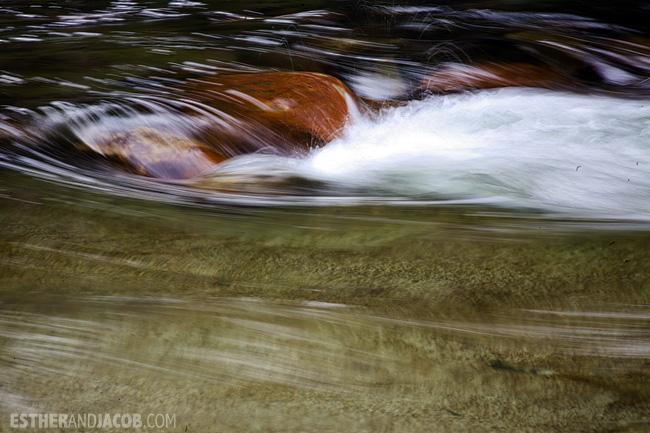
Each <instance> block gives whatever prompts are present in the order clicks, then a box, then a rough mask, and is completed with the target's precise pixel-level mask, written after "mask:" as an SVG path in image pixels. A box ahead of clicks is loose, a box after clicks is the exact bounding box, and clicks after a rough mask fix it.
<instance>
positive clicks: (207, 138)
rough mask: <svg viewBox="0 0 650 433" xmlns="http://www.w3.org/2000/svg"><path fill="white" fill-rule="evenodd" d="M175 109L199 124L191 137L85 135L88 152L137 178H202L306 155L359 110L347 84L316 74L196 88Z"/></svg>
mask: <svg viewBox="0 0 650 433" xmlns="http://www.w3.org/2000/svg"><path fill="white" fill-rule="evenodd" d="M179 90H180V91H182V92H183V94H184V95H183V97H180V98H179V100H178V101H177V102H178V104H177V105H178V106H183V107H185V109H186V110H187V112H188V113H190V114H192V115H193V116H201V120H200V121H197V122H196V130H194V131H192V136H191V137H187V136H179V135H175V134H174V133H170V132H166V131H163V130H159V129H154V128H151V127H145V126H140V127H134V128H130V129H126V130H119V131H117V130H108V129H105V128H100V127H95V128H90V129H88V130H85V131H82V133H81V134H80V138H81V139H82V141H84V142H85V143H86V145H87V146H88V147H89V148H90V149H92V150H94V151H95V152H98V153H100V154H101V155H103V156H105V157H106V158H107V159H109V160H111V161H113V162H116V163H118V164H120V165H122V166H123V167H124V168H126V169H127V170H128V171H131V172H133V173H136V174H140V175H143V176H149V177H156V178H163V179H187V178H191V177H196V176H199V175H201V174H203V173H205V172H206V171H208V170H210V169H211V168H213V167H214V166H215V165H216V164H218V163H220V162H222V161H224V160H225V159H227V158H229V157H232V156H236V155H242V154H247V153H252V152H256V151H259V150H271V151H272V152H279V153H295V152H300V151H303V152H304V151H307V150H308V149H309V148H310V147H313V146H319V145H322V144H324V143H327V142H328V141H331V140H333V139H335V138H337V137H339V136H340V135H341V133H342V130H343V128H344V127H345V125H346V124H347V123H348V121H349V120H350V118H351V116H352V115H353V114H354V113H355V112H358V111H359V110H360V109H361V103H360V102H359V101H358V99H357V98H356V97H355V96H354V95H353V94H352V92H351V91H350V90H349V89H348V88H347V86H345V85H344V84H343V83H342V82H340V81H339V80H337V79H336V78H334V77H331V76H328V75H323V74H318V73H298V72H296V73H294V72H291V73H261V74H240V75H226V76H218V77H211V78H204V79H201V80H194V81H192V82H190V83H188V84H186V85H184V86H182V87H181V88H180V89H179Z"/></svg>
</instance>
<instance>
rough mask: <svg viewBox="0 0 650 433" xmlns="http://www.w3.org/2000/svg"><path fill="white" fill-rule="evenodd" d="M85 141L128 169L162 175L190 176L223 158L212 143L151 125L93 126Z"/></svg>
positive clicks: (150, 175) (138, 172) (196, 174)
mask: <svg viewBox="0 0 650 433" xmlns="http://www.w3.org/2000/svg"><path fill="white" fill-rule="evenodd" d="M84 137H85V141H86V144H87V145H88V146H89V147H91V148H92V149H93V150H94V151H96V152H98V153H100V154H102V155H103V156H105V157H106V158H108V159H110V160H112V161H114V162H117V163H119V164H121V165H123V166H124V167H125V168H126V169H127V170H129V171H131V172H133V173H136V174H139V175H143V176H149V177H156V178H160V179H188V178H191V177H195V176H198V175H200V174H203V173H205V172H206V171H208V170H210V169H211V168H213V167H214V166H215V165H216V164H218V163H220V162H222V161H224V159H225V158H224V157H222V156H220V155H218V154H217V153H215V152H214V150H212V148H210V147H209V146H207V145H206V144H204V143H201V142H198V141H196V140H194V139H192V138H187V137H181V136H178V135H174V134H170V133H167V132H163V131H159V130H156V129H153V128H148V127H138V128H134V129H132V130H127V131H121V132H111V131H109V130H108V129H105V128H93V129H91V130H88V131H85V132H84Z"/></svg>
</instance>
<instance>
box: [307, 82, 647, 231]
mask: <svg viewBox="0 0 650 433" xmlns="http://www.w3.org/2000/svg"><path fill="white" fill-rule="evenodd" d="M297 170H298V171H299V172H300V173H301V174H302V175H303V176H307V177H310V178H315V179H319V180H321V181H323V182H327V183H333V184H338V185H340V186H341V187H345V188H357V189H359V190H365V191H373V192H375V193H379V192H382V193H386V194H393V195H405V196H412V197H415V196H430V197H438V198H449V199H452V198H455V199H470V200H481V201H492V202H494V203H500V204H502V205H507V206H516V207H532V208H537V209H542V210H549V211H561V212H569V213H571V212H579V213H580V212H593V213H597V214H600V215H612V216H614V215H617V216H623V215H626V216H627V217H630V218H641V219H648V218H650V200H648V198H649V197H650V105H649V104H648V103H647V102H646V101H636V100H625V99H617V98H611V97H603V96H593V95H574V94H565V93H557V92H550V91H539V90H532V89H513V88H510V89H500V90H493V91H483V92H479V93H475V94H462V95H449V96H434V97H430V98H428V99H426V100H422V101H413V102H410V103H409V104H408V105H406V106H401V107H397V108H390V109H387V110H385V111H384V112H382V113H381V114H380V115H379V116H377V117H376V118H372V119H370V118H366V119H360V120H358V121H357V122H356V123H355V124H353V125H352V126H350V127H349V129H348V130H347V131H346V134H345V137H344V138H342V139H339V140H336V141H334V142H331V143H329V144H328V145H327V146H325V147H324V148H322V149H317V150H314V151H313V152H312V153H311V154H310V156H309V157H308V158H306V159H305V160H303V161H301V163H300V164H299V166H298V167H297Z"/></svg>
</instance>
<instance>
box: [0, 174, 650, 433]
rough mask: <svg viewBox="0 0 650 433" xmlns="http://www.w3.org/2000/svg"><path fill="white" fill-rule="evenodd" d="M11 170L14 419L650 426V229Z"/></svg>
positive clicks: (6, 362)
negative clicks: (231, 204)
mask: <svg viewBox="0 0 650 433" xmlns="http://www.w3.org/2000/svg"><path fill="white" fill-rule="evenodd" d="M11 176H12V178H11V180H12V182H11V183H12V185H13V188H12V190H11V191H8V190H6V189H5V190H4V191H3V196H2V203H1V207H0V209H1V213H0V215H1V216H0V218H1V220H2V221H1V224H2V227H3V229H2V232H0V236H1V238H0V242H1V246H0V248H1V249H2V251H3V254H2V261H1V263H0V275H2V286H1V293H0V300H1V303H0V330H1V332H0V335H1V337H0V370H1V373H0V378H1V379H0V380H1V383H0V385H1V386H0V411H1V412H2V413H3V415H2V419H1V420H0V421H1V422H2V425H3V427H2V429H3V430H7V428H8V427H7V426H8V425H9V422H10V418H9V416H10V414H12V413H73V414H76V413H82V414H83V413H96V414H104V413H108V414H123V413H141V414H144V415H145V416H146V414H150V413H153V414H158V413H163V414H170V415H174V424H175V425H173V426H166V427H164V428H161V429H158V428H156V429H152V430H150V431H197V432H341V431H348V432H428V431H432V432H447V431H449V432H483V431H485V432H488V431H490V432H491V431H521V432H524V431H526V432H555V431H563V432H564V431H571V432H573V431H585V432H586V431H590V432H591V431H598V432H614V431H616V432H619V431H621V432H622V431H626V432H641V431H648V430H649V429H650V361H648V360H649V359H650V345H649V343H648V341H649V338H650V291H649V290H648V284H649V281H650V280H649V276H650V275H649V270H650V266H649V265H650V263H649V262H650V254H649V252H648V251H650V250H649V248H648V246H649V242H650V236H648V234H647V233H646V232H643V231H641V230H640V228H641V227H634V226H632V225H622V224H621V223H612V224H604V223H599V224H595V223H592V224H589V223H586V222H581V223H580V224H578V223H575V222H574V223H573V225H571V224H569V223H568V222H566V221H564V222H561V221H553V220H551V219H548V218H546V219H544V218H541V217H540V218H539V219H538V220H534V219H533V217H532V216H531V215H528V216H527V218H525V219H524V220H525V222H524V223H522V222H521V221H519V219H518V218H517V216H516V215H513V214H512V213H505V212H504V213H502V214H499V212H495V211H492V212H491V214H490V215H485V213H484V212H482V211H481V210H480V209H476V208H466V209H463V208H462V207H461V208H459V207H455V208H447V209H445V208H438V209H437V210H435V211H434V210H432V209H426V208H416V207H410V208H391V207H375V208H373V207H365V208H351V209H345V208H339V209H337V208H331V207H330V208H323V209H318V208H311V209H298V208H293V209H289V208H287V209H254V208H251V209H248V210H242V209H239V210H234V209H231V210H227V209H223V210H221V211H215V210H214V209H212V210H210V211H209V212H208V211H205V212H201V211H200V209H199V208H185V209H184V208H181V207H178V206H175V207H174V206H170V205H157V204H151V203H150V204H147V203H144V202H139V201H132V202H130V201H129V200H127V199H122V198H107V197H102V196H93V195H90V194H81V193H79V192H78V191H73V190H69V191H67V190H66V189H65V188H63V187H61V186H60V185H59V186H53V185H48V184H46V183H44V182H36V181H33V180H27V179H22V181H21V179H18V178H16V177H15V175H11ZM5 178H6V176H5ZM5 180H6V179H5ZM16 185H21V186H20V187H17V186H16ZM48 192H49V193H50V194H47V193H48ZM48 197H49V198H48ZM73 197H74V200H72V198H73ZM632 229H635V230H634V231H633V230H632ZM18 430H20V431H30V429H29V428H28V429H17V431H18ZM33 431H41V430H40V429H38V428H35V429H33ZM64 431H86V430H84V429H74V428H73V429H65V430H64ZM91 431H92V430H91ZM97 431H124V430H123V429H118V428H113V429H111V428H104V429H97Z"/></svg>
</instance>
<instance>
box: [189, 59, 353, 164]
mask: <svg viewBox="0 0 650 433" xmlns="http://www.w3.org/2000/svg"><path fill="white" fill-rule="evenodd" d="M184 90H185V91H186V93H187V94H188V95H189V96H190V99H191V100H194V101H197V102H199V103H202V104H206V105H208V106H210V107H212V108H214V109H216V110H218V111H219V112H221V113H224V114H225V117H226V120H227V121H229V122H230V124H231V126H232V125H234V127H235V129H242V128H243V129H245V130H250V129H258V130H261V131H262V132H263V131H264V130H266V133H263V134H262V135H263V136H265V137H264V138H265V141H270V145H271V146H273V147H276V148H278V149H280V150H294V151H295V150H300V149H302V150H305V149H308V148H309V147H311V146H319V145H323V144H325V143H327V142H329V141H331V140H333V139H335V138H338V137H340V136H341V133H342V131H343V129H344V127H345V126H346V125H347V123H348V122H349V121H350V120H351V118H352V117H354V116H355V115H356V114H358V113H359V112H360V111H361V110H362V109H363V108H362V104H361V102H360V101H359V100H358V98H357V97H356V96H355V95H354V94H353V93H352V92H351V91H350V89H349V88H348V87H347V86H346V85H345V84H343V83H342V82H341V81H339V80H338V79H337V78H334V77H332V76H329V75H325V74H320V73H313V72H278V73H260V74H239V75H224V76H217V77H211V78H206V79H201V80H194V81H193V82H191V83H189V84H188V85H187V86H186V87H185V89H184ZM230 133H231V134H232V131H231V132H230ZM244 135H245V134H244ZM245 138H246V137H245ZM259 138H260V137H258V139H259ZM256 145H257V143H248V145H247V146H246V145H245V146H244V147H245V148H248V147H251V146H252V147H255V146H256ZM244 150H246V149H244ZM234 152H235V153H236V152H237V149H234ZM226 153H228V152H226ZM231 153H232V152H231ZM239 153H248V152H246V151H243V152H239ZM229 156H230V155H229Z"/></svg>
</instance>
